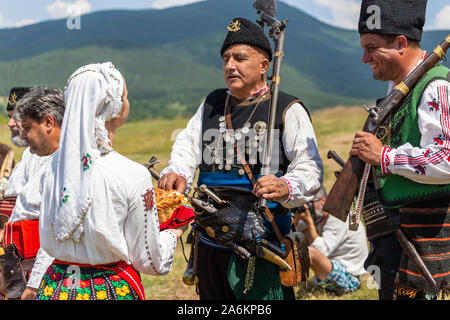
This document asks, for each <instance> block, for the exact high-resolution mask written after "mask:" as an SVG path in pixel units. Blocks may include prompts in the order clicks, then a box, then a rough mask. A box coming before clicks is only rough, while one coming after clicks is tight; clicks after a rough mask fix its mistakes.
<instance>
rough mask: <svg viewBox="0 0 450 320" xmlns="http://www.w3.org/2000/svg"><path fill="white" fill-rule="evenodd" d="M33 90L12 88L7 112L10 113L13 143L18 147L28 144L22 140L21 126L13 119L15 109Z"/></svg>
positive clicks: (9, 122)
mask: <svg viewBox="0 0 450 320" xmlns="http://www.w3.org/2000/svg"><path fill="white" fill-rule="evenodd" d="M30 89H31V88H28V87H17V88H12V89H11V91H10V92H9V99H8V104H7V105H6V111H7V112H8V118H9V121H8V127H9V129H10V130H11V142H12V143H13V144H14V145H15V146H18V147H22V148H24V147H26V146H27V144H26V143H25V141H24V140H22V139H21V138H20V128H19V125H18V124H17V123H16V121H15V120H14V118H13V114H14V107H15V105H16V104H17V102H18V101H19V100H20V99H22V98H23V96H24V95H26V94H27V93H28V92H30Z"/></svg>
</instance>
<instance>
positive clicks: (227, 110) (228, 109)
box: [225, 95, 284, 243]
mask: <svg viewBox="0 0 450 320" xmlns="http://www.w3.org/2000/svg"><path fill="white" fill-rule="evenodd" d="M229 97H230V96H229V95H227V100H226V103H225V119H226V121H227V127H228V129H229V130H232V129H233V125H232V123H231V115H230V112H231V106H230V103H229ZM234 150H235V152H236V155H237V157H238V158H240V159H241V163H242V166H243V167H244V170H245V173H246V174H247V176H248V178H249V179H250V181H251V182H252V184H253V185H255V184H256V179H255V176H254V175H253V172H252V170H251V169H250V166H249V165H248V163H247V161H246V160H245V157H244V156H243V154H242V152H241V150H240V149H239V148H238V145H237V142H236V141H235V142H234ZM264 212H265V214H266V216H267V218H268V219H269V221H270V223H271V225H272V228H273V231H274V232H275V235H276V237H277V239H278V241H279V242H280V243H284V239H283V236H282V235H281V232H280V229H279V228H278V225H277V223H276V222H275V219H274V217H273V215H272V212H270V209H269V207H268V206H267V203H266V205H265V207H264Z"/></svg>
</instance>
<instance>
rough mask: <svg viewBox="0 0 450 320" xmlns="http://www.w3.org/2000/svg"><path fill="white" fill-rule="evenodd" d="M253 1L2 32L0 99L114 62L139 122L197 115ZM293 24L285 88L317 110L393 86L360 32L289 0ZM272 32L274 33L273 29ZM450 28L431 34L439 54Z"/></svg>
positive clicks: (285, 9) (96, 16)
mask: <svg viewBox="0 0 450 320" xmlns="http://www.w3.org/2000/svg"><path fill="white" fill-rule="evenodd" d="M252 3H253V0H227V1H223V0H208V1H203V2H198V3H194V4H190V5H186V6H181V7H173V8H169V9H164V10H138V11H136V10H133V11H127V10H116V11H104V12H96V13H92V14H88V15H85V16H82V17H81V30H68V29H67V28H66V20H64V19H63V20H56V21H47V22H42V23H39V24H36V25H31V26H26V27H22V28H17V29H3V30H0V74H1V75H2V77H0V96H6V95H7V94H8V92H9V89H10V88H11V87H13V86H22V85H24V86H25V85H26V86H32V85H43V84H46V85H50V86H55V87H59V88H61V89H63V88H64V85H65V81H66V80H67V78H68V77H69V76H70V74H71V73H72V72H73V71H75V69H77V68H78V67H79V66H82V65H84V64H87V63H94V62H103V61H112V62H113V63H114V64H115V65H116V66H117V67H118V68H119V70H120V71H121V72H122V73H123V74H124V76H125V77H126V79H127V85H128V89H129V92H130V102H131V104H132V110H131V113H130V118H131V119H142V118H149V117H169V118H171V117H175V116H177V115H181V116H187V115H191V114H192V113H193V112H194V111H195V110H196V108H197V107H198V105H199V104H200V102H201V100H202V99H203V98H204V97H205V96H206V95H207V94H208V93H209V92H210V91H211V90H213V89H214V88H217V87H223V78H222V71H221V67H222V62H221V57H220V55H219V49H220V46H221V44H222V41H223V39H224V37H225V34H226V28H225V27H226V26H227V25H228V23H229V21H230V20H231V19H232V18H233V17H237V16H242V17H246V18H248V19H251V20H253V21H255V20H256V19H257V18H258V16H257V14H256V11H255V10H254V8H253V7H252ZM278 16H279V18H280V19H285V18H288V19H289V22H288V29H287V37H286V44H285V57H284V60H283V66H282V78H281V84H280V87H281V90H284V91H287V92H289V93H290V94H294V95H296V96H298V97H299V98H301V99H302V100H303V101H304V102H305V104H306V105H307V106H308V107H309V108H310V109H318V108H323V107H329V106H334V105H338V104H344V105H350V104H352V105H353V104H359V103H363V102H368V101H373V100H374V99H375V98H377V97H380V96H382V95H383V94H384V93H385V90H386V89H385V88H386V85H385V84H382V83H379V82H377V81H373V80H372V77H371V74H370V70H369V67H368V66H363V65H362V64H361V62H360V59H361V54H362V51H361V49H360V47H359V35H358V33H357V32H354V31H348V30H343V29H338V28H334V27H332V26H329V25H326V24H324V23H322V22H320V21H318V20H317V19H315V18H313V17H311V16H308V15H307V14H305V13H303V12H302V11H300V10H298V9H296V8H294V7H290V6H288V5H286V4H285V3H283V2H279V3H278ZM266 31H267V29H266ZM446 34H448V32H446V31H442V32H437V31H436V32H425V35H424V41H423V44H424V48H426V49H428V50H430V49H432V48H434V47H435V46H436V44H437V43H438V42H440V41H441V40H442V39H443V38H444V37H445V35H446Z"/></svg>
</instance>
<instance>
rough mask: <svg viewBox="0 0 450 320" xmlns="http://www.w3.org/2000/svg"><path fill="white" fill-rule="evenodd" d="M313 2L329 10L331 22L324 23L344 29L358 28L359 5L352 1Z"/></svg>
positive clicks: (321, 0)
mask: <svg viewBox="0 0 450 320" xmlns="http://www.w3.org/2000/svg"><path fill="white" fill-rule="evenodd" d="M314 2H315V3H316V4H317V5H319V6H322V7H326V8H328V9H329V10H330V12H331V15H332V21H325V22H328V23H330V24H332V25H334V26H336V27H340V28H344V29H357V28H358V19H359V11H360V8H361V3H359V2H355V1H353V0H314ZM321 20H322V19H321Z"/></svg>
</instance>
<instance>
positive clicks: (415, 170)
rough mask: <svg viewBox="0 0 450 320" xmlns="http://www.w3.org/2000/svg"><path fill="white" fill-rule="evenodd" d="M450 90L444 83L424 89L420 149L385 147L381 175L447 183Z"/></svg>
mask: <svg viewBox="0 0 450 320" xmlns="http://www.w3.org/2000/svg"><path fill="white" fill-rule="evenodd" d="M449 91H450V83H449V82H448V81H445V80H437V81H434V82H432V83H431V84H429V85H428V86H427V88H426V89H425V91H424V93H423V95H422V99H421V100H420V105H419V107H418V117H419V121H418V122H419V123H418V124H419V130H420V133H421V135H422V137H421V140H420V146H419V147H413V146H412V145H411V144H409V143H406V144H404V145H402V146H400V147H398V148H389V147H384V148H383V150H382V154H381V159H380V161H381V171H382V173H383V174H398V175H401V176H403V177H406V178H408V179H411V180H413V181H415V182H418V183H423V184H448V183H450V113H449V107H450V106H449V102H450V101H449Z"/></svg>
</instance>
